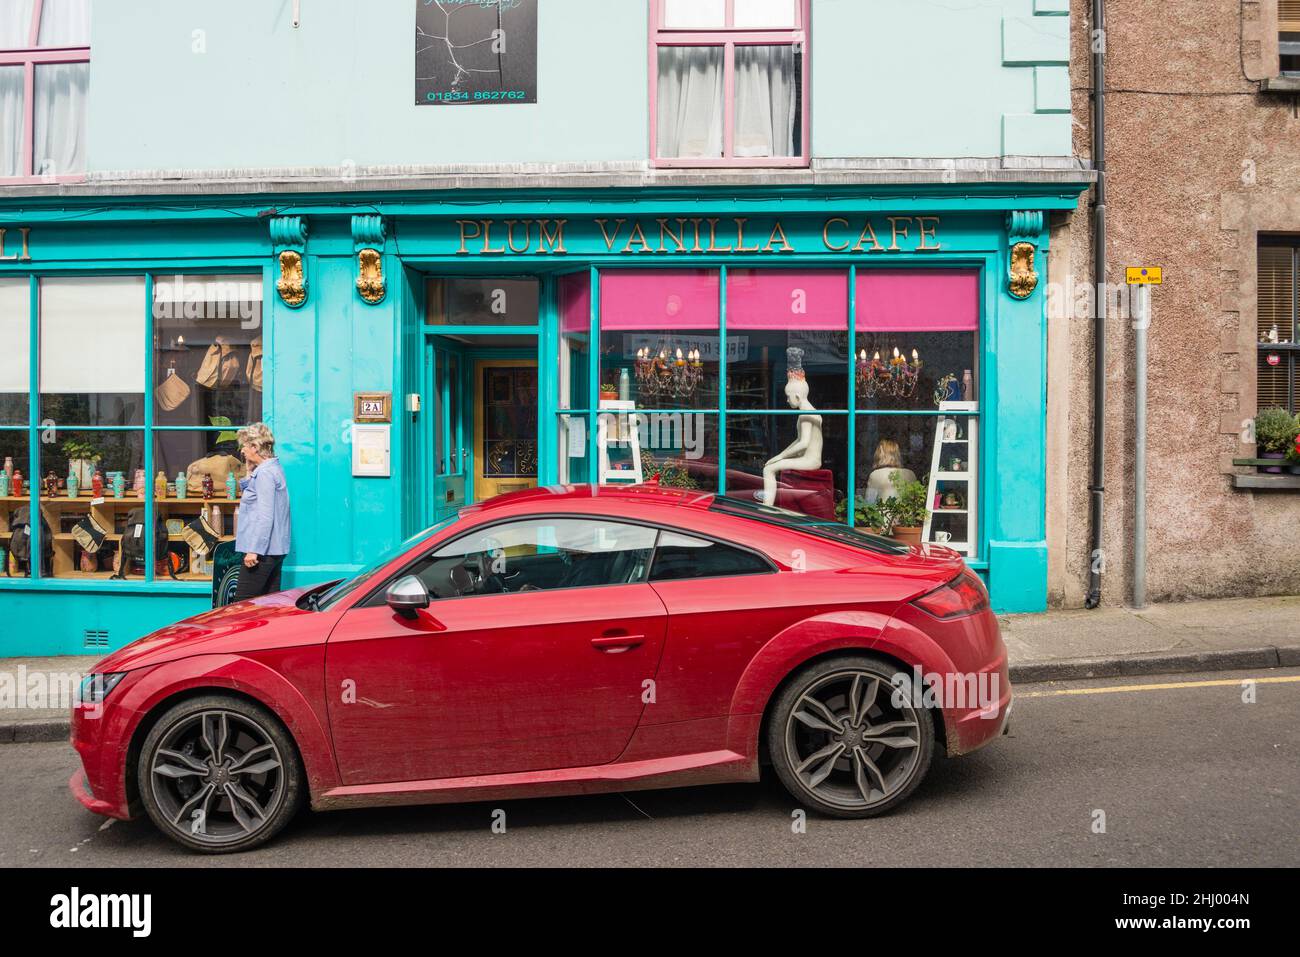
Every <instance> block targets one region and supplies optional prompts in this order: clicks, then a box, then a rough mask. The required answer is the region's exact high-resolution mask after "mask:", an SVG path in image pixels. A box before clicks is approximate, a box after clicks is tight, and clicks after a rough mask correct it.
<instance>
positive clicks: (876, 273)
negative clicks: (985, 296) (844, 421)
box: [727, 267, 980, 332]
mask: <svg viewBox="0 0 1300 957" xmlns="http://www.w3.org/2000/svg"><path fill="white" fill-rule="evenodd" d="M979 288H980V283H979V271H978V270H975V269H870V268H866V267H859V268H858V323H857V326H858V331H859V332H970V331H972V330H975V329H978V328H979V319H980V308H979ZM728 316H730V311H728ZM727 325H728V327H730V325H731V322H730V319H728V322H727Z"/></svg>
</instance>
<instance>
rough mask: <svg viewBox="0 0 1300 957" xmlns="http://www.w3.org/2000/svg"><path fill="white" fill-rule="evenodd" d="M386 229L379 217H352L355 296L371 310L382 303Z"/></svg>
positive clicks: (384, 290)
mask: <svg viewBox="0 0 1300 957" xmlns="http://www.w3.org/2000/svg"><path fill="white" fill-rule="evenodd" d="M387 232H388V230H387V226H386V224H385V223H384V217H382V216H373V215H368V216H353V217H352V248H353V250H354V251H355V252H356V254H357V293H358V294H359V295H360V296H361V298H362V299H364V300H365V301H366V302H368V303H370V304H371V305H372V306H373V305H375V304H376V303H380V302H383V300H384V295H385V294H386V293H387V288H386V285H385V283H384V256H383V248H384V240H385V238H386V237H387Z"/></svg>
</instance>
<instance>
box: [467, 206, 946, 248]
mask: <svg viewBox="0 0 1300 957" xmlns="http://www.w3.org/2000/svg"><path fill="white" fill-rule="evenodd" d="M591 222H593V223H594V224H595V227H596V232H597V233H598V234H599V240H598V246H597V248H599V245H601V244H603V245H604V247H605V248H604V249H603V250H602V251H603V252H606V253H614V254H618V255H624V254H626V255H641V254H644V253H650V254H652V255H661V254H668V255H673V256H677V255H688V256H689V255H694V254H700V253H704V254H710V253H711V254H718V253H750V254H755V255H760V256H762V255H773V254H775V255H779V254H781V253H793V252H832V253H896V252H933V251H936V250H939V249H942V248H943V247H942V245H941V243H940V242H939V217H938V216H884V215H882V216H877V217H876V218H875V219H872V218H871V217H862V218H853V219H850V218H849V217H845V216H832V217H830V218H829V219H827V220H825V221H824V222H823V223H822V227H821V246H820V247H819V248H816V249H813V250H807V249H804V250H800V249H798V248H797V247H796V245H795V243H793V242H791V240H790V237H789V234H788V233H787V231H786V227H785V224H784V223H782V221H781V220H779V219H778V220H776V221H775V222H774V224H773V225H772V228H771V229H770V230H769V229H767V228H766V227H765V226H755V225H754V224H752V223H751V221H750V219H749V218H748V217H744V216H735V217H730V218H723V217H714V216H704V217H702V216H691V217H686V216H674V217H661V218H656V219H640V218H628V217H625V216H620V217H616V218H602V219H594V220H591ZM568 223H569V220H567V219H506V220H501V221H497V220H495V219H458V220H456V228H457V230H458V231H459V233H460V245H459V247H458V248H457V250H456V253H457V255H461V256H473V255H483V256H524V255H564V254H567V253H568V252H569V250H568V247H566V246H565V227H566V226H567V225H568ZM796 235H797V234H796ZM764 237H766V238H764Z"/></svg>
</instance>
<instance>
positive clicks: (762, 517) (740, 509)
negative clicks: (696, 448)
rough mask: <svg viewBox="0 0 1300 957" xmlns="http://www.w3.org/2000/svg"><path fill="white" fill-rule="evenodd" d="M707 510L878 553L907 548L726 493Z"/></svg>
mask: <svg viewBox="0 0 1300 957" xmlns="http://www.w3.org/2000/svg"><path fill="white" fill-rule="evenodd" d="M709 510H710V511H712V512H720V513H722V514H723V515H732V516H735V517H736V518H744V519H748V520H750V521H753V522H762V523H764V524H766V525H776V526H779V527H781V528H788V529H790V530H791V531H796V532H803V533H804V534H805V535H813V536H815V537H817V538H822V539H826V540H827V541H832V542H839V543H840V544H842V545H851V546H853V547H854V548H862V549H865V550H867V551H869V552H876V553H877V554H881V555H904V554H906V553H907V551H908V547H907V546H906V545H904V544H902V543H901V542H896V541H894V540H893V539H892V538H885V537H883V536H881V535H873V534H871V533H870V532H864V531H860V530H859V529H856V528H850V527H849V526H847V525H845V524H843V523H842V522H832V521H828V520H827V519H824V518H816V517H815V516H812V515H805V514H803V513H802V512H792V511H790V510H789V509H786V508H777V507H776V506H774V505H762V504H759V503H758V502H747V501H745V500H744V499H738V498H731V497H729V496H726V495H720V496H718V497H717V498H715V499H714V500H713V504H711V505H710V506H709Z"/></svg>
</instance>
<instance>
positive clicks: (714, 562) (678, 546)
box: [650, 532, 772, 582]
mask: <svg viewBox="0 0 1300 957" xmlns="http://www.w3.org/2000/svg"><path fill="white" fill-rule="evenodd" d="M770 571H772V566H771V565H770V564H768V563H767V561H765V560H764V559H763V558H762V557H760V556H758V555H755V554H754V553H753V552H747V551H745V550H744V549H740V548H733V547H732V546H730V545H723V544H722V543H721V542H714V541H709V540H708V539H706V538H695V537H693V536H691V535H682V534H680V533H678V532H663V533H662V534H660V536H659V544H658V546H657V547H656V548H655V560H654V567H652V568H651V569H650V580H651V581H652V582H671V581H684V580H685V579H688V578H721V577H724V576H731V575H760V574H763V573H765V572H770Z"/></svg>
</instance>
